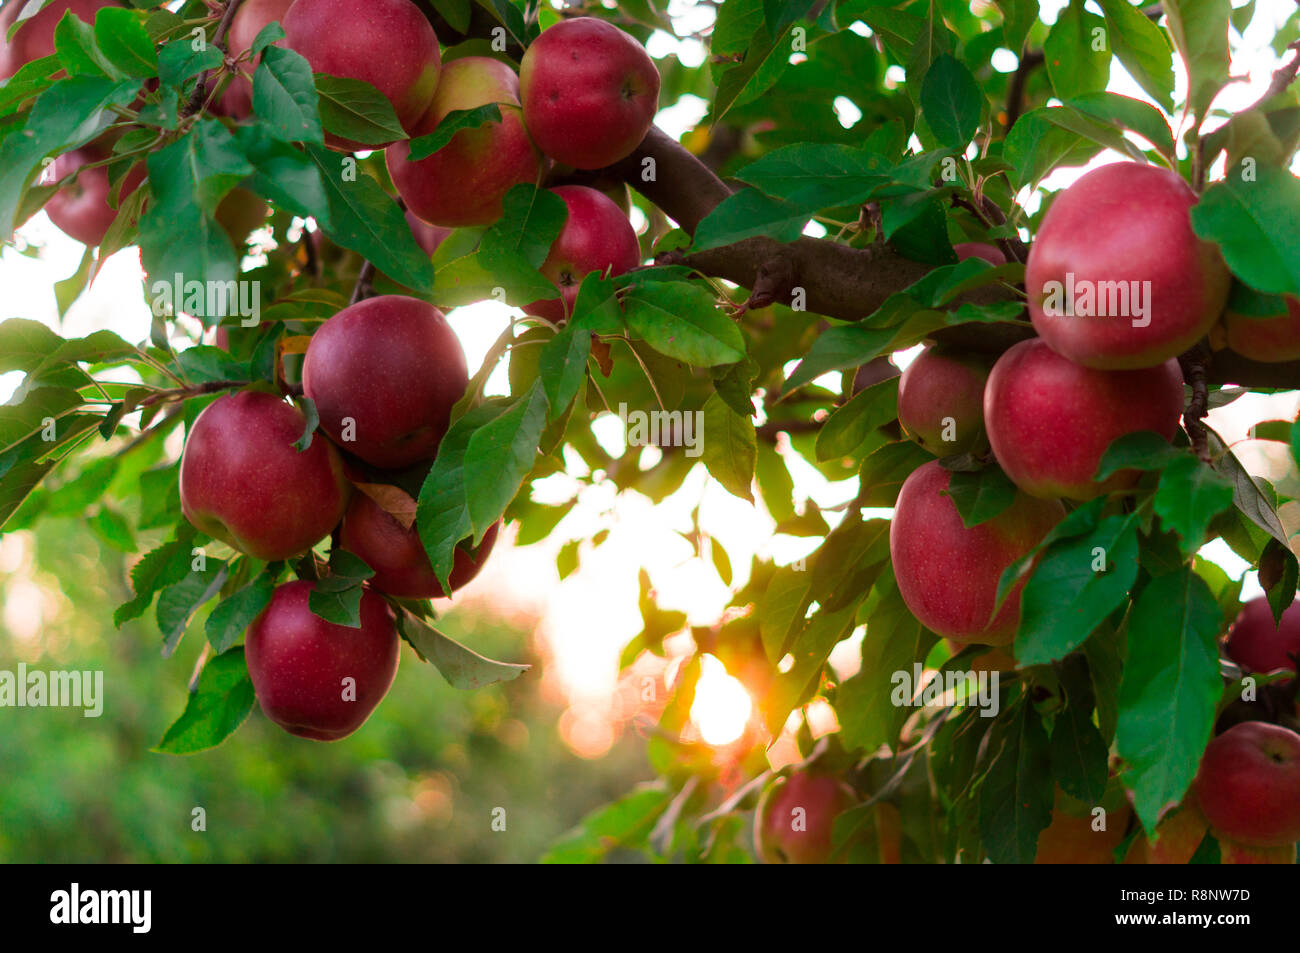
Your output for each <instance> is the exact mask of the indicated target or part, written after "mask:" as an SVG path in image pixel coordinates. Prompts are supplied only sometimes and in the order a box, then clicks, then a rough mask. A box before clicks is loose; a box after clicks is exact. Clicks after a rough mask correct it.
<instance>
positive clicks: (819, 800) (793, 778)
mask: <svg viewBox="0 0 1300 953" xmlns="http://www.w3.org/2000/svg"><path fill="white" fill-rule="evenodd" d="M857 800H858V798H857V795H856V794H855V793H854V791H853V788H851V787H849V786H848V785H847V784H845V783H844V782H843V781H841V780H840V779H839V778H837V777H834V776H833V775H829V774H822V773H819V772H813V771H794V772H793V773H791V774H790V776H789V777H785V778H777V779H776V780H775V781H773V782H772V783H771V784H770V785H768V787H767V789H766V790H765V791H764V792H763V795H762V797H760V798H759V800H758V807H757V809H756V810H755V812H754V847H755V850H756V852H757V853H758V857H759V860H761V861H763V862H764V863H766V864H824V863H827V862H829V861H830V859H831V852H832V843H831V830H832V827H833V825H834V822H835V818H836V817H837V816H838V815H840V814H843V813H844V812H845V811H847V810H848V809H849V808H850V807H852V806H853V805H854V804H856V803H857Z"/></svg>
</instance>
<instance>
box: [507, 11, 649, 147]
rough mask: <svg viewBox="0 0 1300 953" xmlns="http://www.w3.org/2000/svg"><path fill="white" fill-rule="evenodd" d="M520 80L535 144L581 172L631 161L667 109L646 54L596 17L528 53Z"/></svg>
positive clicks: (560, 30) (563, 27)
mask: <svg viewBox="0 0 1300 953" xmlns="http://www.w3.org/2000/svg"><path fill="white" fill-rule="evenodd" d="M519 79H520V83H521V88H522V91H523V103H524V123H525V124H526V125H527V126H528V131H529V132H530V133H532V136H533V142H535V143H537V147H538V148H539V149H541V150H542V151H543V152H544V153H546V154H547V155H548V156H550V157H551V158H552V159H555V160H556V161H557V162H563V163H565V164H566V165H571V166H573V167H574V168H577V169H599V168H601V167H602V166H607V165H610V164H612V163H614V162H617V161H619V160H620V159H622V158H625V157H626V156H627V155H628V154H630V153H631V152H632V150H633V149H635V148H636V147H637V146H639V145H640V144H641V140H642V139H644V138H645V134H646V133H647V132H649V131H650V125H651V123H653V122H654V117H655V110H656V109H657V108H658V106H659V71H658V70H657V69H655V64H654V62H653V61H652V60H651V59H650V57H649V55H648V54H647V53H646V51H645V48H644V47H642V46H641V44H640V43H638V42H637V41H636V40H634V39H633V38H632V37H630V36H628V35H627V34H626V33H624V32H623V31H622V30H620V29H619V28H618V27H616V26H613V25H612V24H610V23H607V22H606V21H604V20H597V19H595V18H594V17H575V18H574V19H572V20H562V21H560V22H559V23H557V24H555V26H553V27H551V28H550V29H549V30H545V31H543V32H542V34H541V36H539V37H538V38H537V39H536V40H534V41H533V43H532V45H531V46H529V47H528V50H527V52H525V53H524V58H523V61H522V62H521V63H520V68H519Z"/></svg>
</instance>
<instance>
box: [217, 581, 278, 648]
mask: <svg viewBox="0 0 1300 953" xmlns="http://www.w3.org/2000/svg"><path fill="white" fill-rule="evenodd" d="M274 592H275V579H274V577H273V576H271V574H270V573H260V574H259V575H258V576H257V578H256V579H254V580H253V581H252V582H250V583H249V584H248V585H246V586H244V587H243V588H242V589H240V590H238V591H237V592H234V593H232V594H231V595H229V596H227V597H226V598H225V599H222V600H221V601H220V602H219V603H217V605H216V607H215V608H213V610H212V612H211V613H209V615H208V621H207V622H206V623H205V624H204V626H203V632H204V634H205V635H206V636H207V637H208V643H209V644H210V645H211V646H212V650H213V651H214V652H216V653H217V654H218V655H221V654H222V653H224V652H226V651H227V650H228V649H229V648H230V647H231V646H232V645H234V644H235V642H236V641H238V640H239V637H240V636H241V635H243V634H244V632H245V630H247V628H248V627H249V626H250V625H251V624H252V622H253V620H254V619H256V618H257V616H258V615H259V614H260V613H261V611H262V610H263V609H265V608H266V606H267V604H268V603H269V602H270V601H271V596H272V595H273V594H274Z"/></svg>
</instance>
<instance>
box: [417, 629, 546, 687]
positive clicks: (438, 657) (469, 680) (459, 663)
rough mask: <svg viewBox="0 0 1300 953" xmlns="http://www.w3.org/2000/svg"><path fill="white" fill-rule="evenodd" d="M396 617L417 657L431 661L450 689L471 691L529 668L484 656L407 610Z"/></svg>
mask: <svg viewBox="0 0 1300 953" xmlns="http://www.w3.org/2000/svg"><path fill="white" fill-rule="evenodd" d="M398 619H399V628H400V629H401V632H402V637H403V638H405V639H406V641H407V642H409V643H410V644H411V646H412V648H414V649H415V651H416V652H418V653H419V655H420V658H422V659H423V660H424V661H426V662H432V663H433V664H434V667H436V668H437V669H438V671H439V672H440V673H442V677H443V678H445V679H446V680H447V683H448V684H449V685H451V686H452V688H459V689H463V690H465V691H474V690H475V689H479V688H483V687H484V686H487V685H493V684H495V683H497V682H509V681H511V680H513V679H516V678H518V677H519V676H520V675H522V674H523V673H524V672H526V671H528V670H529V669H530V668H532V666H531V665H517V664H514V663H511V662H496V661H493V660H492V659H490V658H484V657H483V656H482V655H479V654H478V653H477V652H475V651H473V650H471V649H468V648H466V647H465V646H463V645H461V644H460V643H459V642H456V641H454V640H453V639H449V638H447V636H445V635H443V634H442V633H441V632H439V631H438V630H437V629H435V628H433V626H431V625H429V624H428V623H427V622H425V621H424V620H423V619H420V618H419V617H417V616H415V615H412V614H411V613H409V612H403V613H402V614H401V615H400V616H399V617H398Z"/></svg>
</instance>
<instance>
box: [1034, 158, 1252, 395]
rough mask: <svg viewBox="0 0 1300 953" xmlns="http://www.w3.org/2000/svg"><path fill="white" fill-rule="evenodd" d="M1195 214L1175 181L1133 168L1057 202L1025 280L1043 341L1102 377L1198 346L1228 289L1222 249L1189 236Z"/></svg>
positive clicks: (1151, 169)
mask: <svg viewBox="0 0 1300 953" xmlns="http://www.w3.org/2000/svg"><path fill="white" fill-rule="evenodd" d="M1195 204H1196V193H1194V192H1193V191H1192V190H1191V188H1190V187H1189V186H1188V185H1187V183H1186V182H1184V181H1183V180H1182V179H1181V178H1180V177H1179V176H1178V175H1177V173H1175V172H1171V171H1169V170H1168V169H1162V168H1159V167H1157V166H1153V165H1140V164H1138V163H1135V162H1117V163H1114V164H1111V165H1105V166H1102V167H1101V168H1099V169H1094V170H1093V171H1091V172H1089V173H1088V174H1087V175H1085V176H1083V177H1082V178H1080V179H1079V180H1078V181H1076V182H1075V183H1074V184H1073V185H1071V186H1070V187H1069V188H1068V189H1066V190H1065V191H1064V192H1062V193H1061V194H1060V195H1058V196H1057V197H1056V200H1055V201H1054V202H1053V203H1052V206H1051V207H1050V208H1049V209H1048V210H1047V214H1046V215H1045V216H1044V217H1043V224H1042V227H1041V228H1040V229H1039V230H1038V235H1037V237H1036V238H1035V240H1034V243H1033V245H1032V246H1031V247H1030V249H1029V261H1028V264H1027V267H1026V271H1025V290H1026V291H1027V293H1028V295H1029V315H1030V317H1031V318H1032V319H1033V322H1034V328H1035V329H1036V330H1037V331H1038V333H1039V335H1041V336H1042V338H1043V340H1045V341H1046V342H1047V343H1048V344H1050V345H1051V346H1052V348H1053V349H1054V350H1055V351H1056V352H1057V353H1058V354H1062V355H1064V356H1065V357H1068V358H1069V359H1070V360H1072V361H1075V362H1076V363H1079V364H1084V365H1087V366H1088V367H1095V368H1101V369H1104V370H1125V369H1132V368H1141V367H1157V366H1159V365H1161V364H1163V363H1164V362H1165V361H1167V360H1169V359H1170V358H1171V357H1176V356H1177V355H1179V354H1181V353H1182V352H1183V351H1185V350H1187V349H1188V348H1189V347H1191V346H1192V345H1193V344H1195V343H1196V342H1197V341H1199V340H1200V339H1201V338H1202V337H1203V336H1204V335H1205V334H1206V332H1207V331H1209V330H1210V327H1211V326H1212V325H1213V324H1214V322H1215V321H1217V320H1218V317H1219V314H1220V312H1222V311H1223V305H1224V303H1225V302H1226V301H1227V298H1228V287H1229V283H1230V280H1231V279H1230V276H1229V274H1228V269H1227V266H1226V265H1225V264H1224V263H1223V258H1222V256H1221V255H1220V254H1219V250H1218V248H1217V246H1215V245H1214V244H1213V243H1212V242H1206V241H1202V240H1200V239H1199V238H1197V237H1196V235H1195V233H1193V232H1192V224H1191V217H1190V214H1189V212H1190V209H1191V207H1192V206H1193V205H1195ZM1071 289H1073V294H1071ZM1121 292H1123V294H1122V295H1121ZM1089 300H1090V301H1091V307H1088V302H1089ZM1071 304H1073V308H1072V309H1071V308H1070V307H1069V306H1070V305H1071ZM1085 310H1089V311H1091V315H1086V314H1084V313H1083V312H1084V311H1085ZM1071 311H1072V313H1071Z"/></svg>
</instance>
